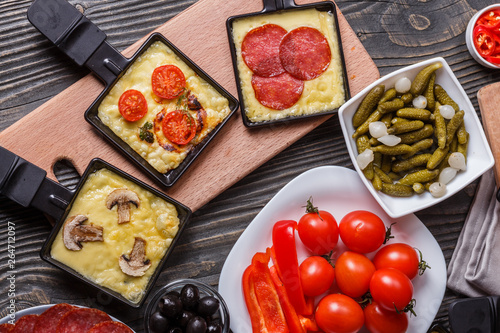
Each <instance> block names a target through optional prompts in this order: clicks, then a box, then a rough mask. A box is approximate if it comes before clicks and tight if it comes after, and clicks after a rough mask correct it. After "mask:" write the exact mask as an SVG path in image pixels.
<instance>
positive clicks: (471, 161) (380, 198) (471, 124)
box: [339, 58, 494, 217]
mask: <svg viewBox="0 0 500 333" xmlns="http://www.w3.org/2000/svg"><path fill="white" fill-rule="evenodd" d="M435 62H440V63H442V65H443V67H442V68H440V69H438V70H437V72H436V83H437V84H439V85H441V86H442V87H443V88H444V89H445V90H446V92H447V93H448V95H450V97H451V98H452V99H453V100H454V101H455V102H456V103H458V105H459V106H460V108H461V109H462V110H464V111H465V116H464V121H465V128H466V130H467V132H469V134H470V137H469V144H468V150H467V170H466V171H460V172H459V173H458V174H457V176H456V177H455V178H454V179H453V180H452V181H451V182H450V183H448V184H447V192H446V194H445V195H444V196H442V197H440V198H435V197H433V196H432V195H431V194H430V193H429V192H427V191H426V192H424V193H423V194H420V195H417V194H414V195H413V196H411V197H403V198H399V197H393V196H389V195H386V194H384V193H382V192H378V191H376V190H375V189H374V188H373V186H372V183H371V182H370V181H369V180H368V179H366V178H365V176H364V175H363V172H362V170H361V169H360V168H359V167H358V163H357V162H356V157H357V155H358V152H357V148H356V141H355V140H354V139H353V138H352V134H353V133H354V127H353V125H352V117H353V115H354V113H355V112H356V110H357V108H358V106H359V104H360V103H361V101H362V100H363V98H364V97H365V96H366V94H367V93H368V92H369V91H370V90H371V89H372V88H373V87H375V86H376V85H378V84H384V85H385V89H386V90H387V89H389V88H391V87H394V84H395V82H396V81H397V80H398V79H399V78H401V77H403V76H406V77H408V78H409V79H410V80H413V79H414V77H415V76H416V75H417V73H418V72H419V71H420V70H422V69H423V68H424V67H426V66H428V65H430V64H432V63H435ZM339 118H340V125H341V127H342V131H343V133H344V138H345V140H346V143H347V149H348V151H349V155H350V157H351V160H352V162H353V164H354V167H355V169H356V171H357V172H358V174H359V176H360V177H361V179H362V181H363V183H364V184H365V185H366V187H367V188H368V190H369V191H370V193H371V194H372V195H373V197H374V198H375V200H377V202H378V203H379V204H380V205H381V206H382V208H383V209H384V210H385V211H386V212H387V214H388V215H389V216H391V217H400V216H403V215H406V214H410V213H413V212H416V211H419V210H422V209H424V208H427V207H430V206H432V205H435V204H437V203H439V202H441V201H443V200H445V199H447V198H449V197H451V196H452V195H454V194H455V193H457V192H458V191H460V190H461V189H463V188H464V187H465V186H467V185H468V184H470V183H471V182H472V181H474V180H475V179H476V178H478V177H479V176H481V175H482V174H483V173H484V172H485V171H487V170H488V169H490V168H491V167H492V166H493V164H494V159H493V154H492V153H491V149H490V147H489V144H488V141H487V140H486V136H485V134H484V131H483V128H482V125H481V122H480V121H479V118H478V117H477V114H476V111H475V110H474V107H473V106H472V103H471V102H470V100H469V98H468V97H467V94H466V93H465V91H464V89H463V88H462V86H461V85H460V83H459V82H458V80H457V78H456V77H455V75H454V74H453V72H452V70H451V68H450V66H449V65H448V63H447V62H446V61H445V60H444V59H443V58H433V59H429V60H426V61H423V62H420V63H417V64H414V65H411V66H408V67H405V68H402V69H400V70H397V71H395V72H393V73H391V74H388V75H386V76H384V77H382V78H380V79H379V80H377V81H375V82H373V83H372V84H371V85H369V86H368V87H366V88H365V89H364V90H363V91H361V92H360V93H358V94H357V95H356V96H354V97H353V98H351V99H350V100H349V101H348V102H347V103H345V104H344V105H343V106H342V107H341V108H340V110H339Z"/></svg>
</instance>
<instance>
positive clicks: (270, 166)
mask: <svg viewBox="0 0 500 333" xmlns="http://www.w3.org/2000/svg"><path fill="white" fill-rule="evenodd" d="M70 2H71V3H73V4H75V5H77V4H79V5H81V6H82V8H83V9H84V10H85V14H86V15H87V16H88V17H89V18H90V19H91V20H92V21H93V22H95V23H96V24H97V25H98V26H99V27H101V29H103V31H105V32H106V33H107V34H108V36H109V40H110V43H111V44H112V45H114V46H116V47H117V48H118V49H119V50H120V51H123V50H124V49H125V48H127V47H129V46H130V45H132V44H133V43H134V42H136V41H137V40H139V39H140V38H141V37H143V36H144V35H146V34H147V33H149V32H150V31H151V30H153V29H155V28H156V27H158V26H160V25H162V24H163V23H165V22H166V21H167V20H169V19H172V18H173V17H174V16H175V15H177V14H179V13H180V12H181V11H182V10H184V9H186V8H188V7H189V6H190V5H191V4H193V3H195V2H196V1H194V0H193V1H190V0H187V1H185V0H120V1H116V0H80V1H79V0H70ZM336 3H337V5H338V6H339V8H340V10H341V11H342V13H343V14H344V16H345V18H346V19H347V21H348V22H349V24H350V26H351V27H352V28H353V30H354V33H355V34H356V36H357V37H358V38H359V40H360V41H361V43H362V45H363V46H364V47H365V48H366V50H367V51H368V53H369V55H370V56H371V58H372V59H373V60H374V62H375V64H376V65H377V67H378V69H379V71H380V73H381V74H382V75H385V74H387V73H390V72H392V71H394V70H396V69H399V68H401V67H403V66H406V65H409V64H413V63H415V62H417V61H421V60H425V59H429V58H432V57H435V56H443V57H444V58H445V59H446V60H447V61H448V63H449V64H450V66H451V68H452V69H453V71H454V73H455V75H456V76H457V78H458V80H459V81H460V83H461V84H462V85H463V87H464V89H465V91H466V92H467V94H468V96H469V97H470V99H471V101H472V103H473V105H474V107H475V108H476V110H477V111H479V108H478V100H477V98H476V96H477V92H478V90H479V89H480V88H481V87H483V86H486V85H488V84H491V83H494V82H498V81H500V72H498V71H494V70H490V69H486V68H483V67H481V66H480V65H478V64H477V63H476V62H475V61H474V60H473V59H472V57H471V56H470V55H469V53H468V51H467V47H466V45H465V37H464V33H465V28H466V23H467V22H466V21H467V19H468V18H470V17H471V16H472V15H473V14H474V13H475V12H476V10H479V9H481V8H483V7H485V6H487V5H489V4H491V2H489V1H486V0H442V1H410V0H398V1H371V0H359V1H352V0H337V1H336ZM29 4H30V1H29V0H4V1H1V2H0V15H1V17H2V20H0V74H1V75H0V129H1V130H5V129H6V128H7V127H9V126H10V125H12V124H13V123H14V122H15V121H17V120H19V119H21V118H22V117H23V116H24V115H26V114H29V113H31V112H33V110H35V109H36V108H37V107H39V106H40V105H42V104H43V103H44V102H46V101H48V100H49V99H51V98H52V97H54V96H56V95H57V94H59V93H60V92H61V91H63V90H64V89H66V88H67V87H69V86H71V85H72V84H73V83H75V82H77V81H78V80H79V79H81V78H82V77H84V76H85V75H87V74H88V71H87V70H85V69H77V68H75V67H74V66H73V65H72V64H71V61H69V60H68V59H66V58H65V57H64V56H63V55H61V54H60V52H59V51H58V50H56V49H55V48H54V47H53V46H51V45H50V43H49V42H47V41H45V39H44V37H42V36H40V35H39V33H38V32H37V31H36V30H35V29H34V28H33V27H32V26H31V25H30V24H29V23H28V21H27V20H26V18H25V12H26V9H27V7H28V6H29ZM215 10H217V9H213V8H211V9H210V11H209V12H208V13H207V14H206V15H207V16H209V15H211V12H213V11H215ZM186 29H189V28H188V27H186ZM210 74H213V73H210ZM69 106H71V104H70V105H69ZM480 116H481V115H480ZM323 165H339V166H344V167H348V168H352V163H351V161H350V159H349V156H348V153H347V149H346V145H345V143H344V140H343V137H342V133H341V129H340V125H339V121H338V118H337V117H331V118H330V119H328V120H326V121H325V122H324V123H323V124H321V125H320V126H318V127H317V128H315V129H314V130H312V131H311V132H310V133H308V134H307V135H305V136H304V137H302V138H301V139H299V140H298V141H296V142H295V143H293V144H291V145H290V146H289V147H288V148H286V149H285V150H284V151H282V152H280V153H279V154H277V155H276V156H274V157H273V158H271V159H270V160H269V161H268V162H266V163H264V164H263V165H262V166H260V167H258V168H257V169H256V170H254V171H253V172H251V173H250V174H249V175H247V176H245V177H243V178H242V179H241V180H239V181H238V182H237V183H236V184H234V185H232V186H231V187H230V188H228V189H227V190H226V191H224V192H223V193H221V194H220V195H218V196H217V197H215V198H213V199H212V200H211V201H210V202H208V203H207V204H205V205H204V206H203V207H201V208H200V209H198V210H197V211H196V212H195V213H194V215H193V218H192V219H191V221H190V223H189V225H188V227H187V228H186V229H185V232H184V234H183V235H182V237H181V239H180V242H179V243H178V247H177V248H176V249H175V251H174V255H173V256H172V257H171V258H170V260H169V261H168V262H167V265H166V268H165V270H164V271H163V272H162V274H161V276H160V278H159V280H158V283H157V285H156V286H155V290H156V289H159V288H160V287H161V286H162V285H163V284H165V283H167V282H169V281H171V280H173V279H176V278H186V277H188V278H195V279H198V280H201V281H204V282H207V283H209V284H211V285H214V286H217V284H218V280H219V274H220V271H221V269H222V266H223V263H224V260H225V257H226V256H227V254H228V253H229V251H230V250H231V247H232V246H233V244H234V242H236V240H237V239H238V237H239V235H240V234H241V233H242V232H243V230H245V228H246V226H247V225H248V224H249V223H250V222H251V221H252V219H253V218H254V217H255V216H256V214H257V213H258V212H259V211H260V210H261V209H262V207H263V206H264V205H265V204H266V203H267V202H269V200H270V199H271V198H272V197H273V196H274V195H275V194H276V193H277V192H278V191H279V190H280V189H281V188H282V187H283V186H284V185H285V184H286V183H288V182H289V181H290V180H291V179H293V178H294V177H296V176H298V175H299V174H301V173H302V172H304V171H307V170H309V169H311V168H314V167H318V166H323ZM74 178H77V175H75V174H74V173H73V174H71V173H63V175H62V178H61V179H62V182H63V183H64V184H68V185H69V184H72V183H74V182H73V179H74ZM476 186H477V182H474V183H473V184H471V185H469V186H467V187H466V188H465V189H464V190H462V191H460V192H459V193H458V194H456V195H455V196H453V197H452V198H449V199H448V200H446V201H444V202H442V203H440V204H439V205H437V206H435V207H431V208H428V209H425V210H423V211H420V212H418V213H417V214H416V215H417V216H418V217H419V218H420V219H421V220H422V221H423V222H424V224H425V225H426V226H427V227H428V228H429V230H430V231H431V233H432V234H433V235H434V237H435V238H436V239H437V241H438V243H439V244H440V246H441V249H442V250H443V253H444V256H445V259H446V262H449V260H450V258H451V255H452V253H453V250H454V248H455V245H456V243H457V239H458V236H459V234H460V231H461V229H462V226H463V223H464V220H465V217H466V215H467V212H468V209H469V206H470V204H471V202H472V197H473V195H474V192H475V189H476ZM8 222H11V223H15V225H16V244H15V245H16V253H15V254H16V270H17V276H16V277H17V280H16V284H15V289H16V290H15V292H16V297H15V300H16V307H17V309H23V308H27V307H30V306H34V305H40V304H48V303H58V302H71V303H74V304H80V305H86V306H94V307H97V308H100V309H103V310H105V311H108V312H109V313H110V314H112V315H114V316H116V317H118V318H119V319H121V320H124V321H125V322H126V323H127V324H129V325H131V327H133V328H134V329H135V330H136V331H137V332H143V329H142V327H143V326H142V325H143V323H142V315H143V313H142V312H141V311H135V310H131V309H129V308H128V307H126V306H122V305H120V304H118V303H117V302H114V301H111V300H109V299H106V298H105V297H104V296H103V295H100V294H98V293H96V292H95V290H93V289H91V288H87V287H85V286H83V285H81V284H79V283H75V280H72V279H69V278H68V276H67V275H66V274H64V273H63V272H60V271H59V270H57V269H55V268H52V267H51V266H50V265H48V264H46V263H44V262H42V261H41V260H40V259H39V256H38V251H39V250H40V248H41V246H42V244H43V242H44V240H45V239H46V238H47V236H48V234H49V232H50V225H49V224H48V223H47V222H46V219H45V218H44V216H43V215H42V214H40V213H39V212H37V211H35V210H32V209H24V208H22V207H20V206H18V205H15V204H13V203H12V202H10V201H9V200H7V199H5V198H0V316H3V315H6V314H7V305H8V304H9V303H8V301H9V299H8V297H7V295H8V292H9V289H10V284H9V282H8V281H7V280H6V279H7V272H8V271H9V269H8V267H7V260H8V254H9V253H8V252H7V224H8ZM460 297H463V296H462V295H458V294H456V293H454V292H453V291H450V290H447V291H446V294H445V298H444V300H443V302H442V304H441V305H440V310H439V312H438V315H437V316H436V320H435V322H436V323H440V324H442V325H444V326H445V327H447V326H448V322H447V320H448V311H447V309H448V306H449V304H450V303H451V302H452V301H453V300H455V299H457V298H460ZM417 302H418V301H417ZM417 304H418V307H420V309H421V310H420V311H425V310H426V306H428V305H426V304H419V303H417Z"/></svg>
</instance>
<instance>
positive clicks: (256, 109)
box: [232, 9, 346, 122]
mask: <svg viewBox="0 0 500 333" xmlns="http://www.w3.org/2000/svg"><path fill="white" fill-rule="evenodd" d="M265 24H276V25H279V26H280V27H282V28H284V29H285V30H286V31H287V32H290V31H292V30H294V29H296V28H299V27H311V28H315V29H317V30H319V31H320V32H321V33H322V34H323V35H324V36H325V38H326V40H327V41H328V44H329V46H330V51H331V62H330V65H329V66H328V68H327V69H326V71H324V72H323V73H322V74H321V75H320V76H319V77H317V78H315V79H312V80H307V81H304V88H303V92H302V95H301V97H300V99H299V100H298V101H297V102H296V103H295V104H293V105H292V106H291V107H289V108H286V109H284V110H274V109H271V108H268V107H265V106H264V105H262V104H261V103H260V102H259V101H258V100H257V98H256V96H255V95H256V94H255V91H254V89H253V87H252V83H251V81H252V75H253V72H252V70H251V69H250V68H249V67H248V66H247V65H246V64H245V62H244V61H243V57H242V53H241V45H242V43H243V39H244V38H245V36H246V34H247V33H248V32H249V31H251V30H252V29H255V28H258V27H261V26H263V25H265ZM232 36H233V40H234V44H235V49H236V58H237V67H238V74H239V78H240V87H241V92H242V96H243V104H244V106H245V110H244V111H245V114H246V116H247V117H248V119H249V120H250V121H251V122H262V121H269V120H277V119H284V118H287V117H292V116H303V115H309V114H315V113H320V112H325V111H329V110H333V109H336V108H338V107H340V106H341V105H342V104H344V102H345V100H346V97H345V91H344V82H343V81H344V79H343V70H342V61H341V57H340V48H339V42H338V38H337V33H336V29H335V21H334V17H333V14H332V13H329V12H323V11H318V10H316V9H304V10H293V11H288V12H286V11H285V12H280V13H272V14H264V15H257V16H250V17H244V18H240V19H238V20H235V21H234V22H233V25H232Z"/></svg>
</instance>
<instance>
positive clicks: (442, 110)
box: [439, 104, 455, 119]
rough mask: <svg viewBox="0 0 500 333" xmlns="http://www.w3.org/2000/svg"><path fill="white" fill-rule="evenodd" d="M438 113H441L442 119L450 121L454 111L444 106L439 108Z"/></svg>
mask: <svg viewBox="0 0 500 333" xmlns="http://www.w3.org/2000/svg"><path fill="white" fill-rule="evenodd" d="M439 113H441V115H442V116H443V118H444V119H451V118H453V116H454V115H455V109H454V108H453V106H451V105H448V104H445V105H441V106H440V107H439Z"/></svg>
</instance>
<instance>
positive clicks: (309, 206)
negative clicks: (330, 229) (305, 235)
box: [305, 196, 323, 221]
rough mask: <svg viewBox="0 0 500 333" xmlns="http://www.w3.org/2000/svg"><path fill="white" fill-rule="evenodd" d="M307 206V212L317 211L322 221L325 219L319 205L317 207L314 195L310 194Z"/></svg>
mask: <svg viewBox="0 0 500 333" xmlns="http://www.w3.org/2000/svg"><path fill="white" fill-rule="evenodd" d="M305 207H306V213H316V214H318V216H319V218H320V219H321V221H323V218H322V217H321V215H320V214H319V210H318V207H315V206H314V204H313V197H312V196H310V197H309V199H308V200H307V205H306V206H305Z"/></svg>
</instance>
